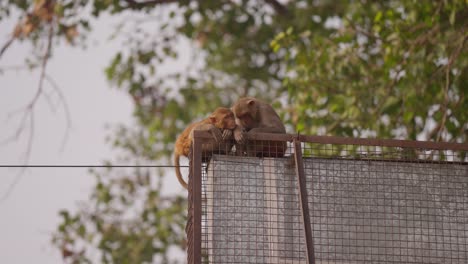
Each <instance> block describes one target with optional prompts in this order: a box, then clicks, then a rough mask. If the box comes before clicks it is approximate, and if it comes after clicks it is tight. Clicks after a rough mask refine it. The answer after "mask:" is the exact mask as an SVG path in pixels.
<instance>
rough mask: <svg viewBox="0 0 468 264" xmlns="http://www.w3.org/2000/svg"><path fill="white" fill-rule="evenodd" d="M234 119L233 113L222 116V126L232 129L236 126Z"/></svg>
mask: <svg viewBox="0 0 468 264" xmlns="http://www.w3.org/2000/svg"><path fill="white" fill-rule="evenodd" d="M236 126H237V125H236V119H235V118H234V115H230V116H226V117H225V118H224V128H226V129H234V128H236Z"/></svg>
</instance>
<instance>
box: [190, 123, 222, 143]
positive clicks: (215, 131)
mask: <svg viewBox="0 0 468 264" xmlns="http://www.w3.org/2000/svg"><path fill="white" fill-rule="evenodd" d="M195 130H201V131H209V132H210V133H211V135H212V136H213V138H214V140H215V142H216V143H221V142H222V141H223V135H222V134H221V131H219V128H217V127H216V126H214V125H212V124H199V125H197V126H195V127H194V128H193V130H192V132H191V133H190V134H191V138H192V139H193V131H195Z"/></svg>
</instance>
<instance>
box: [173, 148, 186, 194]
mask: <svg viewBox="0 0 468 264" xmlns="http://www.w3.org/2000/svg"><path fill="white" fill-rule="evenodd" d="M174 166H175V173H176V176H177V180H179V182H180V184H181V185H182V187H184V188H185V189H187V190H188V185H187V183H186V182H185V181H184V178H182V174H181V173H180V154H179V153H174Z"/></svg>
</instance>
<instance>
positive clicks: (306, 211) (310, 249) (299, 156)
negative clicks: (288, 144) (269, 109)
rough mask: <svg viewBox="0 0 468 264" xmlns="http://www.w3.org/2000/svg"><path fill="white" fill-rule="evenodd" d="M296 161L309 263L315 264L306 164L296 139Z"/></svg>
mask: <svg viewBox="0 0 468 264" xmlns="http://www.w3.org/2000/svg"><path fill="white" fill-rule="evenodd" d="M293 143H294V160H295V162H296V175H297V183H298V187H299V201H300V205H301V213H302V222H303V224H304V237H305V241H306V246H307V263H308V264H315V253H314V240H313V238H312V229H311V226H310V218H309V205H308V198H307V189H306V181H305V173H304V162H303V160H302V148H301V142H300V141H299V140H297V139H294V141H293Z"/></svg>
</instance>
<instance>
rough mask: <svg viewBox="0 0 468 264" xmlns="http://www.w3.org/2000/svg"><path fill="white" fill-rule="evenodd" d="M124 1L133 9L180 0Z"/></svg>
mask: <svg viewBox="0 0 468 264" xmlns="http://www.w3.org/2000/svg"><path fill="white" fill-rule="evenodd" d="M124 1H125V2H126V3H127V4H128V7H130V8H132V9H141V8H144V7H150V6H155V5H160V4H170V3H176V2H178V0H147V1H141V2H140V1H136V0H124Z"/></svg>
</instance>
